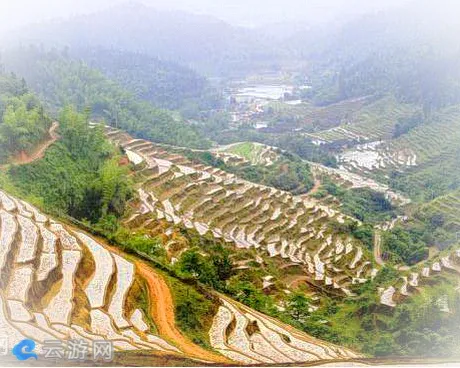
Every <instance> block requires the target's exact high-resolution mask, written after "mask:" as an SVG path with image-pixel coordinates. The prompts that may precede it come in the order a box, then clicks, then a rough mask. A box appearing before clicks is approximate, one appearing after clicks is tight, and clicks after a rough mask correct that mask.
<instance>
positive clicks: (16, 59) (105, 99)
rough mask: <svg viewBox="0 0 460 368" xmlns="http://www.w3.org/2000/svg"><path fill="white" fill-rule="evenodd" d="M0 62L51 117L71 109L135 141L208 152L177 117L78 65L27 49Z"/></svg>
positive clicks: (57, 55)
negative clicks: (22, 81)
mask: <svg viewBox="0 0 460 368" xmlns="http://www.w3.org/2000/svg"><path fill="white" fill-rule="evenodd" d="M3 60H4V63H5V66H6V68H7V69H8V70H12V71H14V72H16V73H18V74H20V75H22V76H24V78H25V79H26V80H27V82H28V83H29V85H30V87H31V88H32V89H33V90H34V91H36V92H37V93H38V94H39V95H40V96H42V97H43V99H44V101H46V103H47V106H49V107H50V108H51V109H52V110H54V111H57V110H59V109H61V108H62V107H64V106H66V105H68V104H71V105H74V106H75V107H76V108H77V109H78V110H79V111H83V110H84V109H89V110H90V111H91V113H92V118H93V119H96V120H97V119H104V120H105V121H106V122H107V123H109V124H111V125H113V126H119V127H122V128H124V129H126V130H127V131H129V132H132V133H133V134H136V135H137V136H140V137H145V138H151V139H154V140H155V141H157V142H162V143H169V144H175V145H179V146H180V145H185V146H190V147H198V148H200V147H208V146H209V142H208V141H207V140H206V139H204V138H203V137H201V136H200V135H199V134H198V133H197V131H196V130H195V129H194V128H193V127H192V126H190V125H188V124H186V123H185V122H184V121H183V120H182V119H181V117H180V116H178V115H176V114H172V113H171V112H168V111H166V110H161V109H157V108H155V107H153V106H152V105H151V104H150V103H148V102H146V101H141V100H140V99H138V98H136V97H135V96H134V95H133V94H132V93H130V92H127V91H126V90H124V89H123V88H121V87H120V85H119V84H118V83H116V82H114V81H112V80H110V79H108V78H107V77H105V76H104V75H103V74H102V73H101V72H100V71H98V70H96V69H92V68H90V67H89V66H88V65H86V64H85V63H83V62H80V61H75V60H73V59H71V58H69V57H66V56H64V55H62V54H61V53H59V52H56V51H49V52H44V51H40V50H39V49H38V48H33V47H30V48H27V49H17V50H15V51H10V52H7V53H5V54H4V55H3Z"/></svg>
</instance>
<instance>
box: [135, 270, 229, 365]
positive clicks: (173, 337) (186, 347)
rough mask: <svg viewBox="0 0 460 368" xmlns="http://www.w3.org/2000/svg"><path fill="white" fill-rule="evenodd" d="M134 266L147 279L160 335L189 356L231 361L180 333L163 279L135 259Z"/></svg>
mask: <svg viewBox="0 0 460 368" xmlns="http://www.w3.org/2000/svg"><path fill="white" fill-rule="evenodd" d="M136 268H137V271H138V273H139V274H140V275H141V276H142V277H143V278H144V279H145V280H146V281H147V284H148V287H149V294H150V299H151V300H152V301H153V303H152V304H151V306H150V312H151V314H152V317H153V319H154V321H155V323H156V326H157V328H158V331H159V333H160V336H164V337H165V338H167V339H169V340H170V341H173V342H175V344H176V346H177V347H178V348H179V349H180V350H182V351H183V352H184V353H185V354H186V355H188V356H190V357H194V358H197V359H201V360H205V361H210V362H217V363H227V364H229V363H231V362H230V361H229V360H228V359H226V358H224V357H223V356H221V355H218V354H216V353H213V352H210V351H207V350H205V349H203V348H201V347H199V346H198V345H196V344H194V343H193V342H192V341H190V340H189V339H188V338H186V337H185V336H184V335H182V333H181V332H180V331H179V330H178V328H177V327H176V322H175V316H174V302H173V299H172V295H171V292H170V290H169V287H168V285H167V284H166V282H165V280H164V279H163V278H162V277H161V276H160V275H158V274H157V273H155V272H154V271H153V270H152V268H151V267H150V266H148V265H147V264H145V263H144V262H142V261H136Z"/></svg>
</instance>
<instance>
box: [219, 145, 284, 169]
mask: <svg viewBox="0 0 460 368" xmlns="http://www.w3.org/2000/svg"><path fill="white" fill-rule="evenodd" d="M212 152H213V153H214V154H215V155H216V156H217V157H219V158H222V159H223V160H224V162H225V163H229V164H232V163H233V164H234V165H241V164H244V163H250V164H252V165H261V166H270V165H273V164H274V163H275V162H276V161H277V160H278V159H279V153H278V152H277V149H276V148H274V147H270V146H267V145H264V144H260V143H255V142H242V143H234V144H231V145H228V146H223V147H219V148H218V149H215V150H213V151H212Z"/></svg>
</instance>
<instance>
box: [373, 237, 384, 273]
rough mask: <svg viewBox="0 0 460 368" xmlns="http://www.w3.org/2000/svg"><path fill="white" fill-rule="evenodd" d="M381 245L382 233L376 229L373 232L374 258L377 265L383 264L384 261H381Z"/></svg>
mask: <svg viewBox="0 0 460 368" xmlns="http://www.w3.org/2000/svg"><path fill="white" fill-rule="evenodd" d="M381 245H382V235H381V234H380V231H379V230H377V229H376V230H375V234H374V258H375V262H377V264H378V265H379V266H385V262H383V259H382V249H381Z"/></svg>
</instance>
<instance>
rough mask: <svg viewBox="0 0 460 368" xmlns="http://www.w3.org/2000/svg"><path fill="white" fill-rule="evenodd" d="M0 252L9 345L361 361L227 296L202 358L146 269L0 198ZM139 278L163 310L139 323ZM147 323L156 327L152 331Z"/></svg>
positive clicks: (239, 359)
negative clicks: (73, 343) (28, 342)
mask: <svg viewBox="0 0 460 368" xmlns="http://www.w3.org/2000/svg"><path fill="white" fill-rule="evenodd" d="M0 245H1V246H0V249H1V250H2V253H1V262H2V263H1V265H0V266H1V280H0V281H1V288H0V290H2V291H0V334H1V335H2V336H8V337H9V341H10V342H11V343H12V344H16V343H18V342H19V341H21V340H23V339H25V338H32V339H33V340H34V341H36V342H37V348H36V350H35V351H36V352H37V353H38V354H42V353H43V352H44V351H43V344H44V343H45V341H47V340H56V339H60V340H68V339H78V340H83V341H85V342H87V343H88V347H89V350H90V351H91V349H92V342H93V341H95V340H110V341H112V342H113V344H114V348H115V350H116V351H118V352H124V351H125V352H126V351H144V352H153V353H155V354H160V355H164V354H166V355H169V356H172V355H174V356H178V357H185V358H188V359H194V360H197V359H198V360H199V361H206V362H208V363H212V362H215V363H228V364H249V363H254V362H262V363H271V362H298V363H300V362H306V361H308V362H312V361H318V360H320V359H328V360H335V359H339V358H348V359H350V358H351V359H352V358H356V357H359V355H358V354H356V353H354V352H352V351H350V350H348V349H343V348H340V347H338V346H335V345H332V344H328V343H326V342H323V341H319V340H316V339H313V338H311V337H310V336H308V335H306V334H304V333H301V332H300V331H297V330H295V329H293V328H291V327H289V326H286V325H283V324H281V323H279V322H277V321H276V320H274V319H272V318H269V317H266V316H264V315H262V314H260V313H258V312H256V311H254V310H252V309H250V308H247V307H244V306H242V305H240V304H238V303H236V302H233V301H231V300H229V299H227V298H225V297H221V298H220V307H219V311H218V312H217V314H216V315H215V317H214V323H213V325H212V328H211V329H210V331H209V340H210V342H211V345H212V347H213V348H214V349H215V351H217V353H216V352H214V351H206V350H204V349H203V348H202V347H199V346H196V345H194V344H193V343H192V342H191V341H189V340H188V339H187V338H185V337H183V336H182V335H181V333H180V332H179V331H178V330H177V328H176V327H175V321H174V314H173V312H171V311H172V310H174V306H173V302H172V298H171V295H170V293H169V291H167V290H163V289H164V287H166V283H165V282H164V281H161V280H160V278H159V276H158V275H157V274H155V272H154V271H153V270H151V269H150V268H149V267H148V266H146V264H144V263H142V262H140V263H139V262H138V261H135V262H134V263H133V260H132V259H126V258H124V257H123V255H122V254H121V253H120V252H119V251H118V250H115V249H113V248H110V247H107V246H105V245H104V244H102V243H100V242H99V241H98V240H96V239H94V238H92V237H91V236H89V235H87V234H85V233H83V232H82V231H79V230H75V229H73V228H70V227H68V226H66V225H63V224H61V223H58V222H56V221H54V220H53V219H51V218H48V217H47V216H45V215H43V214H41V213H40V212H39V211H38V210H36V209H35V208H34V207H32V206H30V205H28V204H26V203H24V202H22V201H20V200H18V199H16V198H14V197H11V196H9V195H7V194H5V193H4V192H2V191H0ZM144 277H145V278H144ZM140 279H144V280H145V281H146V282H147V283H148V285H149V290H150V289H154V292H151V293H149V297H150V298H157V299H158V300H159V301H160V300H161V303H159V302H155V301H154V302H153V304H152V305H151V307H152V308H153V309H156V308H157V307H159V308H161V311H158V312H161V313H159V314H158V313H154V314H153V315H152V316H151V317H153V318H146V313H150V310H144V309H142V308H140V307H139V306H137V305H136V300H138V299H139V295H138V293H139V289H138V288H133V283H134V282H135V280H140ZM168 303H169V304H168ZM226 313H227V316H226V315H225V314H226ZM160 317H161V318H160ZM152 319H153V320H154V321H155V323H158V326H153V325H151V322H149V321H151V320H152ZM157 321H158V322H157ZM234 321H235V323H234ZM229 325H231V326H234V327H233V328H229ZM154 330H155V331H159V333H158V334H157V333H153V332H152V331H154Z"/></svg>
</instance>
